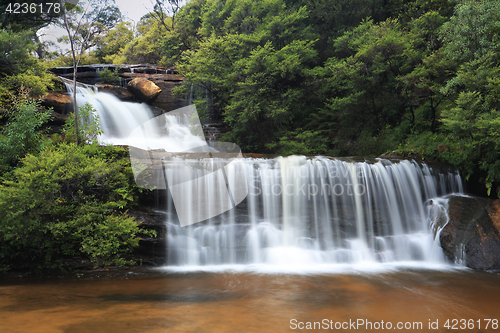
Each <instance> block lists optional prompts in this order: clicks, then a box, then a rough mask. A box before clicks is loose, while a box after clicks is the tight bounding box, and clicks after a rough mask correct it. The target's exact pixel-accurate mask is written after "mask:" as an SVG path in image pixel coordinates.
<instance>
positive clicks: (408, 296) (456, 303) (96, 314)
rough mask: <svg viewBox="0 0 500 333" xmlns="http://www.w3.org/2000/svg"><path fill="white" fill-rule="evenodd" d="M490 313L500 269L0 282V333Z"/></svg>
mask: <svg viewBox="0 0 500 333" xmlns="http://www.w3.org/2000/svg"><path fill="white" fill-rule="evenodd" d="M448 319H450V322H449V324H450V329H448V328H446V327H444V325H445V323H446V320H448ZM453 319H457V321H456V322H455V323H456V325H455V327H454V328H455V329H451V328H453V324H454V322H453V321H452V320H453ZM461 319H465V320H468V321H467V322H466V324H464V321H462V322H460V320H461ZM488 319H495V320H499V319H500V275H498V274H492V273H479V272H473V271H469V270H448V271H429V270H414V269H407V270H397V271H391V272H383V273H381V272H378V273H371V274H367V273H356V272H353V273H349V274H312V275H298V274H256V273H248V272H246V273H245V272H239V273H238V272H216V273H214V272H188V273H178V272H177V273H176V272H174V273H173V272H168V271H164V270H158V269H154V270H134V271H133V272H126V271H120V272H116V271H115V272H93V273H85V274H83V275H80V276H70V277H53V278H20V279H15V280H0V332H2V333H7V332H72V333H73V332H297V331H304V332H313V331H318V332H327V331H330V332H351V331H352V332H354V331H360V332H399V331H401V332H500V327H499V325H500V324H497V325H495V323H498V321H490V322H489V321H488ZM358 320H359V321H358ZM349 321H351V323H350V324H349V325H350V326H349V328H347V329H342V328H341V327H342V325H343V326H344V328H346V326H347V324H348V323H349ZM382 321H383V324H382ZM436 321H437V322H436ZM308 322H309V324H308ZM314 322H316V329H314ZM353 322H356V324H357V323H360V325H359V326H354V325H353ZM366 322H370V323H371V325H372V327H371V328H370V326H369V325H370V324H367V323H366ZM388 322H390V324H391V325H392V329H389V328H388V327H387V326H388V325H389V324H388ZM398 323H401V324H400V326H401V325H403V326H401V327H403V329H402V330H398V329H397V327H396V325H398ZM419 323H421V326H419ZM429 323H432V325H433V327H432V328H429ZM488 323H489V327H488V329H486V325H487V324H488ZM302 325H303V327H304V329H303V330H300V329H299V327H302ZM308 325H310V326H308ZM335 325H337V328H339V329H335ZM366 325H368V326H366ZM404 325H406V327H410V325H411V326H412V327H411V328H409V329H404ZM415 325H416V326H415ZM436 325H437V327H436ZM464 325H465V328H463V326H464ZM377 326H378V329H376V328H377ZM461 326H462V327H461ZM479 326H481V327H480V328H479ZM307 327H311V328H312V329H309V330H307V329H305V328H307ZM293 328H296V329H293ZM354 328H357V330H356V329H354ZM434 328H436V329H434ZM495 328H496V329H495Z"/></svg>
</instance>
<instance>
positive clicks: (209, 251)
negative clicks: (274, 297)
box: [166, 156, 463, 271]
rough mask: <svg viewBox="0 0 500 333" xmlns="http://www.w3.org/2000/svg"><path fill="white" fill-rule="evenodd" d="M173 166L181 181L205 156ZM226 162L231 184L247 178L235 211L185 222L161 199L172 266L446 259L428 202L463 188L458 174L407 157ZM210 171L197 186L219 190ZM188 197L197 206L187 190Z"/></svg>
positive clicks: (363, 264)
mask: <svg viewBox="0 0 500 333" xmlns="http://www.w3.org/2000/svg"><path fill="white" fill-rule="evenodd" d="M176 163H177V167H174V168H171V169H169V170H167V172H174V173H177V175H176V174H173V175H171V176H172V177H184V178H188V177H196V176H195V175H194V174H193V173H196V172H197V171H196V170H197V169H198V168H200V165H201V164H203V163H205V166H204V167H206V163H208V161H202V160H184V159H178V160H177V161H176ZM210 163H212V165H214V164H216V163H217V161H210ZM179 165H182V167H179ZM212 167H214V166H212ZM226 168H227V169H226V170H227V175H228V178H229V182H231V181H236V179H234V180H231V178H232V177H235V175H237V174H241V173H244V174H245V175H246V180H247V188H248V191H249V194H248V197H247V198H246V200H245V201H244V202H243V203H242V204H240V205H238V206H237V207H236V208H235V209H234V210H230V211H228V212H226V213H224V214H221V215H219V216H217V217H214V218H212V219H210V220H208V221H206V222H202V223H197V224H195V225H192V226H189V227H185V228H182V227H180V226H179V224H178V222H177V221H176V216H175V207H174V205H173V204H172V201H171V200H167V201H168V203H167V208H166V210H167V213H168V214H167V216H168V218H167V240H166V242H167V247H168V249H167V258H168V259H167V265H168V266H170V267H171V268H172V269H173V267H176V268H175V269H174V270H177V271H178V270H179V269H180V270H181V271H182V270H197V269H209V270H219V269H229V270H230V269H235V270H246V269H248V268H250V269H252V270H254V269H255V270H260V271H280V270H284V271H295V270H297V271H298V270H307V271H317V270H320V271H321V270H332V269H333V270H335V269H339V270H345V269H350V268H356V267H357V269H361V270H364V269H369V270H377V269H380V268H381V266H380V264H381V263H383V264H385V266H386V267H395V265H404V266H410V267H412V266H418V267H428V268H431V267H438V266H442V265H446V261H445V259H444V256H443V253H442V250H441V247H440V245H439V238H436V239H435V237H434V233H433V231H432V227H431V225H430V222H431V221H430V219H429V210H430V207H431V206H430V205H427V204H426V201H427V200H428V199H430V198H435V197H438V196H441V195H444V194H447V193H452V192H458V193H459V192H462V191H463V189H462V181H461V179H460V176H459V175H458V174H457V173H456V172H453V171H440V170H437V169H433V168H431V167H429V166H427V165H426V164H418V163H416V162H410V161H406V160H403V161H398V162H391V161H388V160H379V161H378V162H376V163H368V162H349V161H344V160H339V159H330V158H326V157H315V158H310V159H308V158H306V157H304V156H291V157H286V158H277V159H271V160H266V159H240V160H237V161H235V162H233V163H231V164H229V165H228V166H227V167H226ZM181 173H182V175H181ZM186 173H191V175H186ZM212 175H213V176H212V177H206V178H205V179H204V181H205V182H206V186H205V187H204V188H206V189H208V190H207V192H206V195H208V196H209V197H216V196H217V188H216V187H214V184H217V173H213V174H212ZM210 189H211V190H210ZM185 201H186V202H188V203H190V204H191V205H192V206H191V209H193V210H194V209H197V203H196V202H191V197H190V196H189V195H186V197H185ZM221 265H222V266H221ZM242 265H243V266H242ZM245 265H247V266H248V265H250V266H251V267H245Z"/></svg>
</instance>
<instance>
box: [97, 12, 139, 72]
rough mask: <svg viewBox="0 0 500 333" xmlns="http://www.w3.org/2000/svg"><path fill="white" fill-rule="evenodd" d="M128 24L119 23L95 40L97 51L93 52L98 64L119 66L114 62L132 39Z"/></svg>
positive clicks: (132, 35) (129, 24)
mask: <svg viewBox="0 0 500 333" xmlns="http://www.w3.org/2000/svg"><path fill="white" fill-rule="evenodd" d="M131 28H132V24H131V23H130V22H120V23H118V24H117V25H116V26H115V27H114V28H113V29H111V30H110V31H108V33H107V34H106V35H104V36H100V37H99V39H98V40H97V42H96V43H97V50H96V51H95V53H96V56H97V58H98V62H99V63H101V64H114V63H116V64H119V63H120V62H115V61H116V60H118V59H119V57H120V54H121V53H122V52H123V50H124V48H125V45H127V44H128V43H130V42H131V41H132V40H133V39H134V32H133V31H132V29H131Z"/></svg>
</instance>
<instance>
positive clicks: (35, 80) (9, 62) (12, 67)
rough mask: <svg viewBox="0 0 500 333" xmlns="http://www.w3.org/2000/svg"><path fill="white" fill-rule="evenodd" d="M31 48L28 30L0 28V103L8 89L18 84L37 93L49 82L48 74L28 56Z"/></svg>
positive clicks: (42, 66)
mask: <svg viewBox="0 0 500 333" xmlns="http://www.w3.org/2000/svg"><path fill="white" fill-rule="evenodd" d="M35 49H36V45H35V44H34V43H33V41H32V39H31V32H30V31H19V32H13V31H10V30H0V104H2V103H7V102H8V101H9V99H10V98H9V91H10V92H12V91H16V90H17V89H19V88H20V87H21V86H24V87H25V88H29V89H30V91H31V94H32V95H34V96H40V95H43V94H45V93H46V91H47V88H50V87H51V86H52V85H53V82H52V75H50V74H47V73H46V68H45V66H44V64H43V63H41V62H40V61H39V60H38V59H36V58H35V57H33V56H32V54H33V53H34V52H35Z"/></svg>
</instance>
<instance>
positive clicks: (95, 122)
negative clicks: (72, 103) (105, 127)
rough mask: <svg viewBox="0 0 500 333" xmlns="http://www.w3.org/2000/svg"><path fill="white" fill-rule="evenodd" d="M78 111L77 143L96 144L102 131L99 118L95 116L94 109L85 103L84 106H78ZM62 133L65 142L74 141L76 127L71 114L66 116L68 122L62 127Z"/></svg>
mask: <svg viewBox="0 0 500 333" xmlns="http://www.w3.org/2000/svg"><path fill="white" fill-rule="evenodd" d="M78 110H79V111H78V122H79V126H78V132H79V133H78V134H79V138H80V140H79V142H83V143H97V142H98V141H97V138H98V136H99V135H101V134H102V130H101V127H100V125H99V116H98V115H97V114H95V109H94V108H93V107H92V105H91V104H90V103H85V105H84V106H80V107H79V108H78ZM63 132H64V134H65V140H66V142H68V143H69V142H74V141H75V139H76V137H75V135H76V134H75V132H76V126H75V117H74V115H73V114H72V113H71V114H70V115H69V116H68V120H67V121H66V124H64V126H63Z"/></svg>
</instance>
